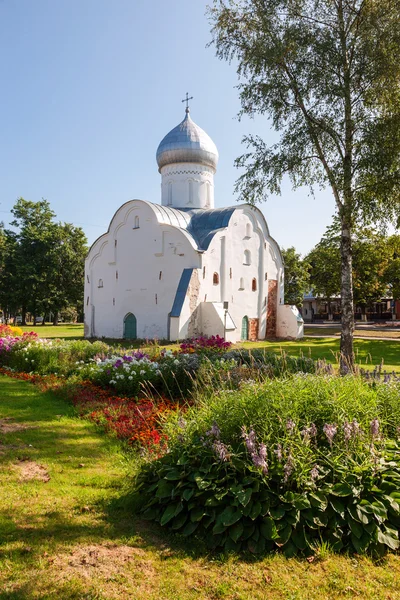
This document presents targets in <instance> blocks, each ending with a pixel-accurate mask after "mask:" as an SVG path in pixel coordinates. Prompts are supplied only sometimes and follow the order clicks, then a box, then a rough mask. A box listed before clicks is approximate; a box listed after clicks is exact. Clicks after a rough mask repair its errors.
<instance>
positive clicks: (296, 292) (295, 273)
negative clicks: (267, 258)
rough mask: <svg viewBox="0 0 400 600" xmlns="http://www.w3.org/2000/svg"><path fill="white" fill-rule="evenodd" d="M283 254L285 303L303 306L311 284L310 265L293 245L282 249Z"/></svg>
mask: <svg viewBox="0 0 400 600" xmlns="http://www.w3.org/2000/svg"><path fill="white" fill-rule="evenodd" d="M282 256H283V261H284V263H285V304H295V305H296V306H297V307H299V308H301V307H302V305H303V298H304V294H305V293H306V292H307V291H308V289H309V285H310V284H309V281H310V273H309V265H308V263H307V262H306V261H304V260H302V259H301V255H300V254H297V253H296V250H295V248H293V246H292V247H291V248H288V249H287V250H285V249H282Z"/></svg>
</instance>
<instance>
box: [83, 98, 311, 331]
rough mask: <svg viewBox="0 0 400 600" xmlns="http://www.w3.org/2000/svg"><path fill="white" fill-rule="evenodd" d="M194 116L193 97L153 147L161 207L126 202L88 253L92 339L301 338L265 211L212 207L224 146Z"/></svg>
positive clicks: (87, 300) (87, 288)
mask: <svg viewBox="0 0 400 600" xmlns="http://www.w3.org/2000/svg"><path fill="white" fill-rule="evenodd" d="M189 113H190V111H189V107H188V102H187V107H186V116H185V118H184V120H183V121H182V122H181V123H180V124H179V125H178V126H177V127H175V128H174V129H172V130H171V131H170V132H169V133H168V134H167V135H166V136H165V137H164V139H163V140H162V141H161V143H160V145H159V147H158V150H157V163H158V170H159V172H160V174H161V204H153V203H152V202H148V201H146V200H130V201H129V202H126V203H125V204H123V205H122V206H121V207H120V208H119V209H118V210H117V212H116V213H115V215H114V216H113V218H112V219H111V223H110V225H109V228H108V231H107V232H106V233H105V234H104V235H102V236H100V237H99V238H98V239H97V240H96V241H95V242H94V244H93V245H92V247H91V248H90V250H89V253H88V256H87V258H86V264H85V300H84V301H85V335H86V337H103V336H104V337H108V338H125V339H132V340H134V339H154V338H157V339H167V340H171V341H172V340H182V339H186V338H190V337H194V336H198V335H207V336H211V335H217V334H218V335H220V336H223V337H225V338H226V339H227V340H229V341H232V342H236V341H239V340H256V339H265V338H274V337H280V338H299V337H302V336H303V321H302V319H301V316H300V314H299V313H298V311H297V309H296V307H293V306H289V305H285V304H284V303H283V302H284V300H283V298H284V267H283V261H282V255H281V252H280V249H279V246H278V244H277V243H276V241H275V240H274V239H273V238H272V237H271V236H270V233H269V230H268V226H267V223H266V220H265V218H264V215H263V214H262V212H261V211H260V210H258V209H257V208H255V207H253V206H251V205H249V204H242V205H239V204H238V205H236V206H230V207H224V208H214V175H215V173H216V170H217V163H218V151H217V148H216V146H215V144H214V142H213V141H212V140H211V138H210V137H209V136H208V135H207V134H206V133H205V131H203V130H202V129H201V128H200V127H199V126H198V125H196V123H194V122H193V121H192V119H191V117H190V114H189Z"/></svg>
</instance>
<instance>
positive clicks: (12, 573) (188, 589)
mask: <svg viewBox="0 0 400 600" xmlns="http://www.w3.org/2000/svg"><path fill="white" fill-rule="evenodd" d="M18 428H19V429H18ZM133 469H134V464H133V461H132V458H129V457H128V456H127V455H126V454H124V453H122V452H121V449H120V446H119V445H118V444H117V443H116V442H114V441H113V440H110V439H109V438H107V437H106V436H105V435H104V434H102V433H101V432H99V431H97V430H96V429H95V428H94V427H93V426H92V425H91V424H89V423H87V422H84V421H81V420H79V419H77V418H75V417H74V415H73V412H72V409H71V408H70V406H69V405H67V404H66V403H65V402H64V401H62V400H61V399H59V398H57V397H55V396H54V395H52V394H50V393H46V394H42V393H40V392H39V391H38V390H37V388H34V387H33V386H32V385H31V384H29V383H25V382H20V381H16V380H13V379H8V378H5V377H0V489H1V494H0V599H1V600H3V599H4V600H5V599H7V600H34V599H39V598H40V599H41V600H45V599H48V600H50V599H54V598H56V599H60V600H78V599H79V600H81V599H85V600H113V599H115V600H117V599H118V600H125V599H127V598H132V599H134V600H265V599H268V600H269V599H271V600H278V599H279V600H281V599H284V600H321V599H324V600H337V599H339V598H343V599H347V598H363V600H388V599H389V598H390V599H391V600H400V588H399V582H400V557H399V556H396V555H389V556H388V557H387V559H385V560H384V561H382V562H380V563H379V564H374V563H373V562H372V561H371V560H369V559H368V558H361V557H358V556H355V557H345V556H333V555H330V554H329V553H327V552H321V553H320V554H319V555H317V557H316V558H315V560H314V561H313V562H311V563H310V562H308V561H306V560H301V559H285V558H284V557H282V556H280V555H273V556H267V557H264V558H261V559H256V558H253V557H251V556H246V557H242V558H240V557H237V556H234V555H230V556H223V555H207V554H206V553H203V552H202V551H201V549H199V548H196V545H195V544H193V543H192V542H190V543H189V544H188V543H186V545H185V544H184V543H183V542H182V541H181V540H179V539H176V538H173V537H167V536H166V535H165V534H164V532H161V531H160V530H159V529H158V528H157V527H155V526H149V525H148V524H147V523H143V522H141V521H140V520H138V519H137V518H135V516H134V514H133V511H132V509H131V508H130V507H129V503H128V502H127V501H126V500H124V496H125V497H129V496H127V495H126V491H127V489H128V485H127V484H129V479H128V478H127V475H128V474H129V473H131V472H132V471H133ZM30 477H33V478H31V479H30ZM48 478H49V480H47V479H48ZM46 480H47V481H46Z"/></svg>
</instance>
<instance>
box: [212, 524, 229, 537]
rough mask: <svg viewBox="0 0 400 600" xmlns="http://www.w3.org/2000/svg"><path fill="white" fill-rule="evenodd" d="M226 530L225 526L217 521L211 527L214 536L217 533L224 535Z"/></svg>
mask: <svg viewBox="0 0 400 600" xmlns="http://www.w3.org/2000/svg"><path fill="white" fill-rule="evenodd" d="M225 530H226V527H225V525H224V524H223V523H222V522H221V521H217V522H216V523H215V525H214V527H213V530H212V532H213V534H214V535H216V534H218V533H224V531H225Z"/></svg>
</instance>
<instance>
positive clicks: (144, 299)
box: [85, 200, 201, 339]
mask: <svg viewBox="0 0 400 600" xmlns="http://www.w3.org/2000/svg"><path fill="white" fill-rule="evenodd" d="M136 218H138V219H139V223H137V221H136V222H135V219H136ZM137 224H138V225H139V226H138V227H137ZM200 260H201V259H200V254H199V253H198V252H197V250H196V249H195V247H194V246H193V240H192V239H191V238H190V236H188V234H186V232H184V231H182V230H180V229H178V228H176V227H173V226H171V225H168V224H165V223H159V221H158V219H157V215H156V214H155V212H154V210H153V209H152V206H151V204H150V203H147V202H143V201H140V200H133V201H131V202H128V203H127V204H125V205H124V206H123V207H121V209H119V211H117V213H116V215H115V216H114V218H113V220H112V221H111V224H110V229H109V232H108V233H107V234H105V235H104V236H102V237H101V238H99V239H98V240H97V241H96V242H95V244H94V245H93V246H92V248H91V250H90V252H89V254H88V257H87V260H86V276H85V323H86V325H87V328H86V330H87V335H94V336H96V337H101V336H105V337H112V338H121V337H122V336H123V322H124V317H125V316H126V315H127V314H128V313H132V314H134V315H135V317H136V319H137V337H139V338H155V337H157V338H159V339H166V338H167V337H168V314H169V312H170V311H171V308H172V305H173V302H174V299H175V294H176V290H177V287H178V284H179V281H180V277H181V274H182V271H183V269H184V268H185V267H195V268H196V267H199V264H200ZM100 280H102V282H103V287H99V281H100ZM92 307H94V323H93V317H92V315H93V308H92Z"/></svg>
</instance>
